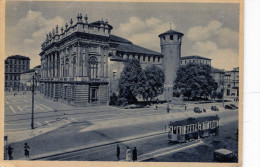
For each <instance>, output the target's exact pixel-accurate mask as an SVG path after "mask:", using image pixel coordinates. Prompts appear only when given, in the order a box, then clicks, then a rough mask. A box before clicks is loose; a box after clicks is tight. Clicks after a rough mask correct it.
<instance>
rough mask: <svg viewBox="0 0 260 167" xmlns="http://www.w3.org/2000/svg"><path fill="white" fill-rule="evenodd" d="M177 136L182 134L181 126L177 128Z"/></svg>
mask: <svg viewBox="0 0 260 167" xmlns="http://www.w3.org/2000/svg"><path fill="white" fill-rule="evenodd" d="M177 134H181V127H180V126H178V127H177Z"/></svg>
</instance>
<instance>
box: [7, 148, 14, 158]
mask: <svg viewBox="0 0 260 167" xmlns="http://www.w3.org/2000/svg"><path fill="white" fill-rule="evenodd" d="M13 152H14V148H13V147H12V146H11V145H9V146H8V148H7V153H8V157H9V160H12V159H13Z"/></svg>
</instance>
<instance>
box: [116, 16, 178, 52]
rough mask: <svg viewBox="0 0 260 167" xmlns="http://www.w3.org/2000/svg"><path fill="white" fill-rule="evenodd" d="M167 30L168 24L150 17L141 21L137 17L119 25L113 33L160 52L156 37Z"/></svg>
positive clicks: (173, 27) (158, 41)
mask: <svg viewBox="0 0 260 167" xmlns="http://www.w3.org/2000/svg"><path fill="white" fill-rule="evenodd" d="M175 28H176V26H175V24H172V29H175ZM169 29H170V26H169V23H165V22H163V21H162V20H160V19H158V18H154V17H151V18H148V19H146V20H141V19H140V18H138V17H130V18H129V20H128V21H127V22H125V23H121V24H120V25H119V28H118V29H117V30H115V31H114V33H115V34H117V35H119V36H121V37H124V38H126V39H128V40H130V41H132V42H133V43H135V44H137V45H140V46H143V47H146V48H148V49H152V50H155V51H158V52H160V40H159V37H158V35H159V34H161V33H163V32H165V31H167V30H169Z"/></svg>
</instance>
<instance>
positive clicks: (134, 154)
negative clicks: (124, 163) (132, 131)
mask: <svg viewBox="0 0 260 167" xmlns="http://www.w3.org/2000/svg"><path fill="white" fill-rule="evenodd" d="M132 160H133V161H137V149H136V147H135V148H134V149H133V159H132Z"/></svg>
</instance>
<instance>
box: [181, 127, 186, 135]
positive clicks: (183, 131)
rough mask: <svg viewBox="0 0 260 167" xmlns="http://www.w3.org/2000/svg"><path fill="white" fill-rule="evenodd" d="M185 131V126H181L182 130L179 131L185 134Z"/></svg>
mask: <svg viewBox="0 0 260 167" xmlns="http://www.w3.org/2000/svg"><path fill="white" fill-rule="evenodd" d="M185 131H186V127H185V126H183V127H182V131H181V133H182V134H185Z"/></svg>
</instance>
